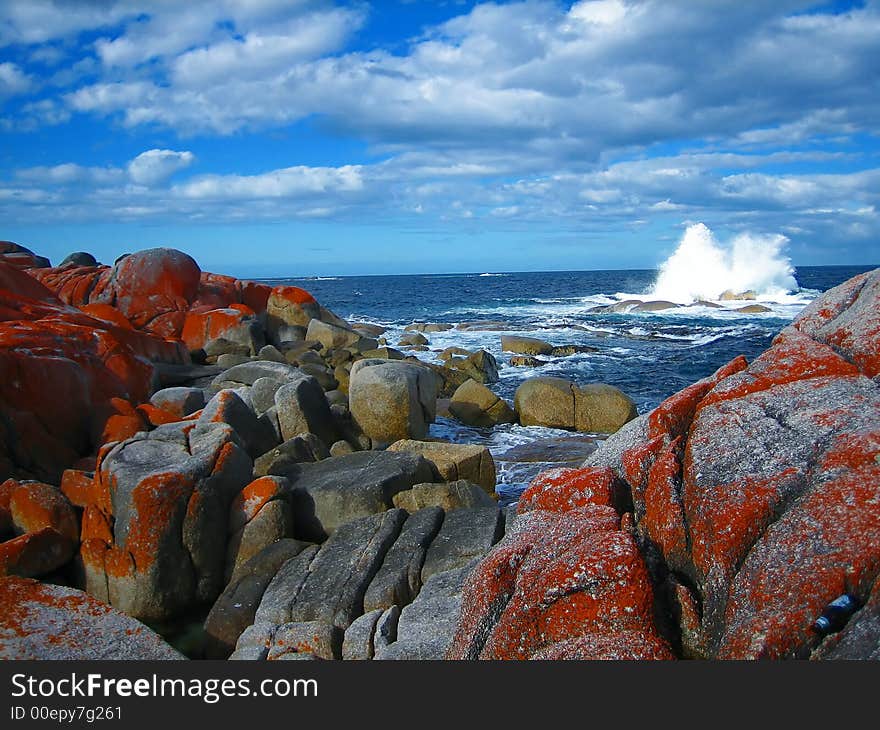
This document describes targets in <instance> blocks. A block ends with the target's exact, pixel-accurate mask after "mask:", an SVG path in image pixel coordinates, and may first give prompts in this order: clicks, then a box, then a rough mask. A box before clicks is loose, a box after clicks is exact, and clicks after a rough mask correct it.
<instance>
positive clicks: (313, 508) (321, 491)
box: [273, 451, 436, 542]
mask: <svg viewBox="0 0 880 730" xmlns="http://www.w3.org/2000/svg"><path fill="white" fill-rule="evenodd" d="M273 473H275V474H278V475H280V476H286V477H287V478H288V479H290V483H291V504H292V505H293V508H294V522H295V525H294V535H295V536H296V537H298V538H300V539H303V540H310V541H314V542H320V541H321V540H324V539H325V538H326V537H327V535H329V534H332V533H333V531H334V530H336V529H337V528H338V527H339V526H340V525H342V524H345V523H346V522H350V521H351V520H355V519H358V518H360V517H364V516H366V515H371V514H375V513H377V512H384V511H385V510H387V509H389V508H391V507H392V499H393V498H394V495H395V494H397V493H398V492H401V491H403V490H405V489H409V488H410V487H412V486H413V485H414V484H421V483H423V482H428V481H434V480H435V479H436V476H435V475H436V470H435V469H434V467H433V465H432V464H431V463H430V462H428V461H426V460H425V459H424V458H422V457H421V456H419V455H417V454H412V453H392V452H386V451H362V452H358V453H355V454H348V455H345V456H334V457H331V458H329V459H324V460H323V461H319V462H316V463H313V464H290V465H287V466H285V467H284V468H278V469H275V470H273Z"/></svg>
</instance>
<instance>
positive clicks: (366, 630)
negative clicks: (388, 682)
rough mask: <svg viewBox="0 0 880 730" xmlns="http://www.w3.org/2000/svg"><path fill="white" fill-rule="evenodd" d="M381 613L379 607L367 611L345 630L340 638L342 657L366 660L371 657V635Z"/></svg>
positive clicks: (372, 650) (373, 633) (374, 630)
mask: <svg viewBox="0 0 880 730" xmlns="http://www.w3.org/2000/svg"><path fill="white" fill-rule="evenodd" d="M383 613H385V612H384V611H383V610H382V609H381V608H377V609H376V610H375V611H368V612H367V613H365V614H363V615H362V616H358V617H357V618H356V619H355V620H354V621H353V622H352V624H351V626H349V627H348V628H347V629H346V630H345V636H344V638H343V640H342V658H343V659H348V660H366V659H372V658H373V653H374V648H373V637H374V636H375V634H376V624H377V623H379V619H380V618H381V617H382V614H383Z"/></svg>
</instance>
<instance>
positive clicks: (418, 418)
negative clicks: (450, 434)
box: [348, 360, 438, 443]
mask: <svg viewBox="0 0 880 730" xmlns="http://www.w3.org/2000/svg"><path fill="white" fill-rule="evenodd" d="M437 390H438V388H437V379H436V376H435V375H434V374H433V373H432V372H430V371H428V370H426V369H425V368H422V367H419V366H417V365H413V364H410V363H407V362H399V361H393V360H392V361H388V360H360V361H358V362H356V363H355V364H354V365H353V366H352V369H351V380H350V383H349V393H348V395H349V404H350V409H351V415H352V417H353V419H354V421H355V422H356V423H357V425H358V426H359V428H360V429H361V430H362V431H363V433H364V434H366V435H367V436H369V437H370V438H371V439H372V440H373V441H377V442H380V443H391V442H393V441H397V440H399V439H402V438H422V437H424V436H425V435H426V434H427V432H428V425H429V424H430V423H432V422H433V421H434V417H435V412H436V411H435V409H436V404H437Z"/></svg>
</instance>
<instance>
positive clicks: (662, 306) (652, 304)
mask: <svg viewBox="0 0 880 730" xmlns="http://www.w3.org/2000/svg"><path fill="white" fill-rule="evenodd" d="M680 306H681V305H680V304H676V303H675V302H666V301H663V300H656V301H648V302H641V303H640V304H636V305H635V306H634V307H633V308H632V310H631V311H633V312H663V311H665V310H667V309H677V308H679V307H680Z"/></svg>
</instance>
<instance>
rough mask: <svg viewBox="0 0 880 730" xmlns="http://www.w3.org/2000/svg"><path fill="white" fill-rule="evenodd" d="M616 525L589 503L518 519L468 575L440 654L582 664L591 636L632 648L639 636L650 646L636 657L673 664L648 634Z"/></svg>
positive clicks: (643, 586)
mask: <svg viewBox="0 0 880 730" xmlns="http://www.w3.org/2000/svg"><path fill="white" fill-rule="evenodd" d="M618 525H619V518H618V516H617V513H616V512H615V511H614V510H613V509H611V508H610V507H605V506H598V505H589V506H587V507H581V508H578V509H572V510H568V511H566V512H551V511H545V510H536V511H532V512H528V513H526V514H520V516H519V518H518V520H517V525H516V529H515V530H514V531H513V532H510V533H508V535H507V536H506V537H505V538H504V541H503V542H502V543H501V544H500V545H499V546H498V547H497V548H496V549H495V550H493V551H492V553H491V554H490V555H489V557H488V558H487V559H486V560H484V561H483V562H482V563H481V564H480V566H479V567H478V568H477V570H476V571H474V573H473V574H472V575H471V576H470V577H469V578H468V581H467V583H466V584H465V588H464V591H463V593H462V606H463V609H462V616H461V622H460V624H459V626H458V629H457V631H456V634H455V639H454V641H453V643H452V646H451V647H450V649H449V653H448V657H449V658H452V659H476V658H482V659H529V658H532V657H536V656H553V655H568V656H571V655H574V656H575V657H576V658H580V659H589V658H597V657H596V656H594V655H592V654H590V653H589V651H590V647H591V646H592V645H593V644H595V643H596V642H597V641H600V640H599V638H598V637H605V639H603V640H602V642H600V644H601V643H604V642H607V641H608V640H609V639H610V638H611V637H613V639H611V640H613V642H614V645H615V646H621V645H624V644H623V642H624V641H626V642H627V644H628V645H630V646H632V645H633V643H634V642H632V638H631V637H633V636H639V637H643V638H640V639H639V642H640V643H641V644H643V645H645V646H646V647H650V648H651V651H650V657H648V656H645V657H643V658H673V655H672V652H671V651H670V649H669V648H668V646H666V645H665V644H664V642H663V641H662V639H661V638H660V637H659V635H658V634H657V632H656V629H655V628H654V622H653V592H652V589H651V580H650V577H649V574H648V570H647V568H646V566H645V564H644V561H643V560H642V557H641V555H640V554H639V550H638V547H637V545H636V543H635V541H634V540H633V538H632V536H630V535H629V534H628V533H625V532H622V531H620V530H619V529H618ZM575 642H579V643H577V644H575ZM575 647H577V649H578V650H575ZM602 655H607V654H606V653H605V652H603V654H602Z"/></svg>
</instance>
